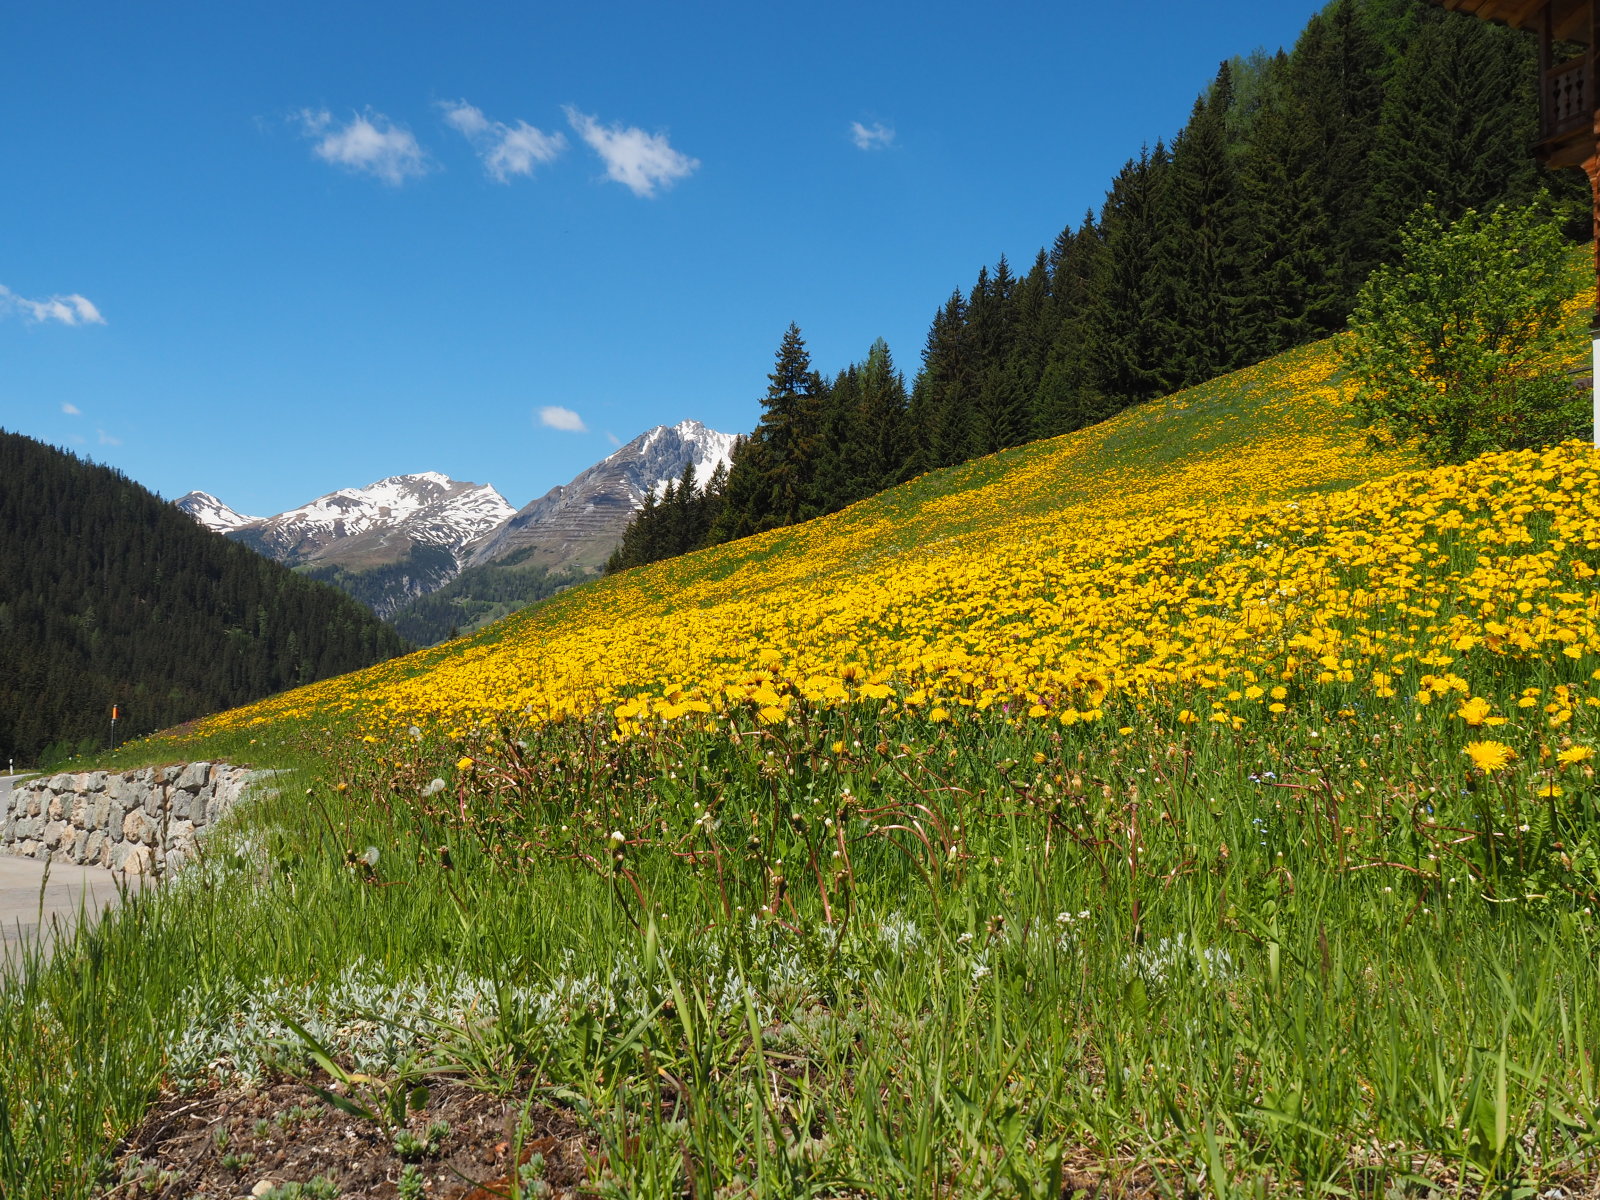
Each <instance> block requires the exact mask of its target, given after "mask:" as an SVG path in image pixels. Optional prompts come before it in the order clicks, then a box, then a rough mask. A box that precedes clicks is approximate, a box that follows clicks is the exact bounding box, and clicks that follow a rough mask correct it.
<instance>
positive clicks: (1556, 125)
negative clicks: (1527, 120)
mask: <svg viewBox="0 0 1600 1200" xmlns="http://www.w3.org/2000/svg"><path fill="white" fill-rule="evenodd" d="M1592 74H1593V73H1592V72H1591V71H1590V69H1589V56H1588V55H1587V54H1584V55H1581V56H1579V57H1578V58H1574V59H1571V60H1570V61H1568V62H1564V63H1561V64H1559V65H1558V66H1554V67H1551V68H1550V69H1549V70H1548V71H1546V72H1545V75H1544V112H1543V114H1542V115H1543V118H1544V119H1543V121H1542V122H1541V123H1542V124H1543V126H1544V128H1543V130H1542V131H1541V133H1542V138H1543V140H1544V141H1546V142H1549V141H1552V140H1555V139H1558V138H1561V137H1564V136H1565V135H1567V134H1569V133H1574V132H1577V131H1579V130H1587V129H1590V128H1591V127H1592V126H1593V123H1594V112H1595V104H1594V81H1593V79H1592Z"/></svg>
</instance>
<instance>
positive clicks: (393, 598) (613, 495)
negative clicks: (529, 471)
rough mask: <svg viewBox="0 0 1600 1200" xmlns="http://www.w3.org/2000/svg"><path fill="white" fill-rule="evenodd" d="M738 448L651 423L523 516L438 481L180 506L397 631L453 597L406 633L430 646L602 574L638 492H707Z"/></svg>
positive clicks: (417, 479) (695, 431) (711, 434)
mask: <svg viewBox="0 0 1600 1200" xmlns="http://www.w3.org/2000/svg"><path fill="white" fill-rule="evenodd" d="M735 440H736V439H735V437H734V435H733V434H729V433H719V432H718V431H717V430H714V429H709V428H707V427H706V426H705V425H704V424H702V423H701V422H699V421H694V420H687V421H680V422H678V423H677V424H676V425H657V426H656V427H655V428H653V429H649V430H646V431H645V432H644V433H641V434H640V435H639V436H638V437H636V438H634V439H633V440H632V441H631V442H628V443H627V444H626V445H624V446H620V447H618V448H617V449H616V450H615V451H613V452H612V453H611V454H609V455H607V456H606V457H605V458H604V459H602V460H601V461H600V462H598V463H596V464H594V466H592V467H589V468H587V469H586V470H584V471H581V472H579V473H578V475H577V476H575V477H574V478H573V479H572V480H571V481H570V482H569V483H566V484H563V485H561V486H560V487H554V488H551V489H550V490H549V491H548V492H546V493H545V494H544V495H543V496H541V497H539V498H538V499H537V500H534V501H533V502H532V503H530V504H528V505H525V506H524V507H523V508H522V509H520V510H513V509H512V507H511V505H510V504H509V503H507V501H506V499H505V498H504V497H503V496H501V494H500V493H499V492H498V491H496V490H495V489H494V488H493V487H492V486H490V485H488V484H478V483H465V482H461V481H459V480H454V479H451V478H450V477H449V476H447V475H443V474H440V473H439V472H437V471H424V472H420V473H418V474H414V475H393V476H390V477H388V478H386V479H380V480H378V481H377V482H375V483H370V484H368V485H367V486H365V487H360V488H341V489H339V490H338V491H334V492H329V493H328V494H327V495H325V496H319V497H317V498H316V499H315V500H312V501H311V502H310V503H308V504H303V505H301V506H300V507H298V508H292V509H290V510H288V511H287V512H282V513H279V514H278V515H276V516H272V517H252V516H247V515H245V514H243V513H239V512H236V511H235V510H234V509H232V508H230V507H229V506H228V505H227V504H226V503H224V502H223V501H222V500H220V499H218V498H217V497H216V496H213V495H211V494H210V493H209V492H200V491H195V492H190V493H189V494H188V495H186V496H182V497H180V498H179V499H177V500H176V501H174V504H175V505H176V506H177V507H178V508H179V509H181V510H182V511H183V512H185V513H187V514H188V515H189V516H190V517H192V518H194V520H196V521H198V522H199V523H200V524H202V525H204V526H205V527H206V528H208V529H211V530H214V531H216V532H217V533H220V534H223V535H224V536H226V537H228V538H229V539H231V540H233V541H237V542H242V543H244V544H245V545H247V546H250V547H251V548H252V549H254V550H256V551H258V552H260V553H261V554H264V555H265V556H266V557H268V558H271V559H274V560H275V561H277V562H281V563H283V564H284V565H286V566H290V567H294V568H295V569H297V570H299V571H301V572H302V573H304V574H308V575H310V576H311V577H312V578H315V579H320V580H323V581H325V582H328V583H332V584H334V585H335V586H336V587H339V588H341V589H343V590H344V591H346V592H348V593H349V594H350V595H352V596H354V597H355V598H356V599H358V600H360V601H361V602H362V603H363V604H366V605H367V606H368V607H369V608H371V609H372V610H373V611H374V612H376V613H377V614H378V615H379V616H380V617H383V618H384V619H385V620H388V621H391V622H394V621H397V620H398V619H399V618H400V617H401V615H402V614H403V613H404V612H405V611H406V610H407V609H408V607H410V606H413V605H415V604H417V603H418V602H419V601H421V600H423V599H424V598H427V597H430V596H432V595H433V593H435V592H440V590H441V589H445V588H448V589H449V593H450V594H449V596H448V597H444V596H441V597H440V601H439V603H436V604H433V605H430V606H429V608H428V611H427V615H426V616H425V617H422V616H420V615H419V616H418V617H417V618H416V619H414V620H412V621H411V622H410V626H409V627H410V628H413V629H415V630H416V632H413V633H412V634H411V635H410V636H412V637H413V638H415V639H416V640H420V641H425V642H426V641H430V640H431V641H438V640H442V639H443V638H444V637H446V636H447V635H448V634H449V632H450V630H451V629H454V628H456V627H458V626H459V627H462V628H470V627H473V626H475V625H476V624H479V623H482V622H483V621H486V620H490V619H493V618H494V617H497V616H501V615H504V613H506V612H509V611H514V610H515V609H516V608H518V607H521V605H522V604H525V603H528V602H529V601H531V600H534V599H538V598H542V597H543V596H544V595H548V594H549V592H550V590H551V589H552V588H553V587H556V586H569V585H570V584H571V583H573V582H577V581H580V580H581V579H583V578H586V577H587V576H589V575H593V574H595V573H597V572H598V571H599V569H600V567H601V566H602V565H603V564H604V563H605V560H606V558H607V557H608V556H609V555H610V554H611V551H612V550H613V549H614V548H615V547H616V545H617V543H618V542H620V541H621V540H622V533H623V530H624V529H626V528H627V525H628V521H629V520H630V519H631V518H632V516H633V514H634V512H635V511H637V510H638V509H639V508H640V507H641V506H642V505H643V504H644V499H645V496H646V495H649V494H654V495H656V496H660V495H661V494H662V493H663V492H665V491H666V488H667V485H668V484H669V483H672V482H673V481H674V480H676V479H677V478H678V477H679V476H681V475H682V473H683V470H684V467H685V466H686V465H692V466H693V468H694V473H695V482H696V483H697V484H699V485H701V486H704V484H705V482H706V481H707V480H709V479H710V478H711V476H712V475H713V474H714V473H715V471H716V469H717V467H718V466H719V465H722V466H726V465H727V464H728V462H729V460H730V455H731V454H732V451H733V444H734V442H735ZM508 572H509V574H508ZM491 577H492V578H491Z"/></svg>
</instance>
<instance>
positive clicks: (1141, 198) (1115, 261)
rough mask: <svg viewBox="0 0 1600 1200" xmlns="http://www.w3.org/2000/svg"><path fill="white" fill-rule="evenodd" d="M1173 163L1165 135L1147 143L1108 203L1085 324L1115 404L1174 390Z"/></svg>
mask: <svg viewBox="0 0 1600 1200" xmlns="http://www.w3.org/2000/svg"><path fill="white" fill-rule="evenodd" d="M1170 163H1171V159H1170V156H1169V155H1168V153H1167V150H1166V147H1165V146H1164V145H1162V144H1161V143H1159V142H1158V143H1157V144H1156V147H1155V149H1154V150H1151V149H1148V148H1146V149H1145V150H1142V151H1140V153H1139V157H1138V158H1136V159H1130V160H1129V161H1128V162H1127V164H1126V165H1125V166H1124V167H1123V168H1122V170H1121V171H1119V172H1118V173H1117V177H1116V178H1115V179H1114V180H1113V181H1112V184H1111V190H1110V192H1108V193H1107V195H1106V202H1105V207H1104V208H1103V209H1102V210H1101V215H1100V230H1101V236H1102V238H1103V239H1104V249H1103V253H1102V254H1101V256H1100V259H1099V262H1098V263H1097V267H1098V271H1097V274H1096V277H1095V280H1094V282H1093V285H1092V286H1091V288H1090V295H1091V299H1090V304H1089V310H1088V312H1087V313H1086V314H1085V332H1086V334H1087V342H1088V349H1089V354H1090V357H1091V363H1092V369H1093V371H1094V374H1095V376H1096V381H1097V383H1098V384H1099V387H1100V389H1101V392H1102V394H1103V396H1104V397H1105V399H1106V401H1107V402H1108V403H1109V405H1111V406H1112V407H1113V410H1115V409H1117V408H1123V407H1126V406H1128V405H1130V404H1139V403H1142V402H1143V401H1146V400H1149V399H1152V398H1154V397H1156V396H1160V395H1163V394H1164V393H1166V392H1168V391H1170V390H1171V383H1172V380H1173V377H1174V374H1175V371H1174V364H1173V362H1172V333H1173V331H1172V325H1171V320H1170V315H1169V314H1167V313H1165V312H1164V311H1163V310H1162V307H1161V301H1162V297H1163V284H1162V279H1161V269H1162V263H1161V257H1160V252H1159V247H1160V244H1161V234H1162V229H1161V219H1162V216H1163V212H1164V209H1163V201H1164V192H1165V189H1166V186H1167V173H1168V170H1169V167H1170Z"/></svg>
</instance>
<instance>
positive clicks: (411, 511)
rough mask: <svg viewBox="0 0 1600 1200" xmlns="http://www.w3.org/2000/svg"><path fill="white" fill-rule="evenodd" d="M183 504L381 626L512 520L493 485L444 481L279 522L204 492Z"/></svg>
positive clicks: (384, 485) (337, 496)
mask: <svg viewBox="0 0 1600 1200" xmlns="http://www.w3.org/2000/svg"><path fill="white" fill-rule="evenodd" d="M177 504H178V507H179V508H181V509H183V511H184V512H186V513H188V514H189V515H190V516H192V517H194V519H195V520H197V521H199V522H200V523H201V524H203V525H205V526H207V527H208V528H210V529H215V530H217V531H218V532H219V533H223V534H225V535H226V536H228V537H230V538H232V539H233V540H234V541H238V542H243V543H244V544H245V545H247V546H249V547H251V548H252V549H254V550H257V551H259V552H260V553H262V554H264V555H266V556H267V557H268V558H273V559H276V560H277V561H279V562H281V563H284V564H286V565H288V566H291V567H298V568H301V569H302V570H304V571H306V572H307V573H308V574H310V575H312V576H314V577H316V578H320V579H323V580H326V581H327V582H329V583H333V584H335V585H337V586H339V587H341V588H343V589H344V590H345V591H347V592H349V593H350V594H351V595H353V596H354V597H355V598H356V599H358V600H360V601H362V602H363V603H364V604H366V605H368V606H369V607H370V608H371V609H372V610H373V611H374V612H376V613H377V614H378V615H379V616H380V617H387V616H389V615H391V614H392V613H394V611H395V610H396V609H398V608H400V607H401V606H402V605H404V604H405V603H406V602H407V601H409V600H412V599H414V598H416V597H417V596H425V595H427V594H428V593H429V592H433V591H437V590H438V589H439V588H441V587H443V586H444V585H445V584H446V583H448V582H449V581H450V580H452V579H454V578H455V577H456V575H458V574H459V573H460V571H461V567H462V565H463V563H464V561H465V552H466V547H467V546H468V544H469V543H471V542H472V541H473V540H475V539H477V538H479V537H481V536H483V535H484V534H485V533H487V532H489V531H490V530H493V529H495V528H496V527H498V526H499V525H501V524H503V523H504V522H505V521H506V520H507V519H508V518H509V517H510V516H511V515H512V513H513V511H514V510H513V509H512V507H511V505H510V504H508V503H506V499H505V497H504V496H502V495H501V494H500V493H499V492H497V491H495V490H494V488H492V487H490V486H488V485H487V484H478V483H464V482H461V481H458V480H454V479H451V478H450V477H449V476H447V475H441V474H439V472H437V471H424V472H422V473H421V474H418V475H393V476H390V477H389V478H388V479H380V480H378V481H377V482H376V483H371V484H368V485H367V486H366V487H360V488H341V489H340V490H338V491H336V492H329V493H328V494H327V495H326V496H319V497H317V498H316V499H315V500H313V501H311V503H309V504H302V505H301V506H300V507H299V508H292V509H290V510H289V511H288V512H284V513H279V514H278V515H277V516H275V517H246V516H243V515H241V514H239V513H236V512H234V511H233V509H231V508H229V507H228V506H227V505H226V504H223V503H222V502H221V501H220V500H218V499H217V498H216V497H215V496H211V495H208V494H207V493H205V492H190V493H189V494H188V495H187V496H185V497H183V498H182V499H181V500H179V501H177Z"/></svg>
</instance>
